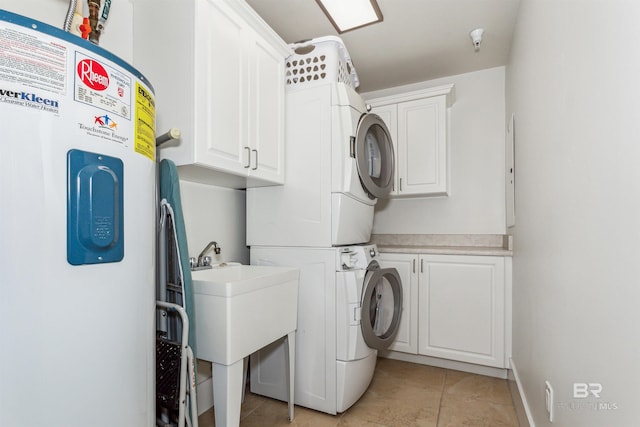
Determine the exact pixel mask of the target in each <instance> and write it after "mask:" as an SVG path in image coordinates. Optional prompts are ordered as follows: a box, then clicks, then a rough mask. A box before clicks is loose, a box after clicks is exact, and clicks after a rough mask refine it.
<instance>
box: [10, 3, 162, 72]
mask: <svg viewBox="0 0 640 427" xmlns="http://www.w3.org/2000/svg"><path fill="white" fill-rule="evenodd" d="M78 1H79V2H81V4H82V5H83V6H84V10H85V12H84V14H83V15H84V16H88V15H89V13H88V7H87V5H86V3H87V2H86V0H78ZM0 8H2V9H5V10H8V11H9V12H13V13H17V14H20V15H24V16H28V17H29V18H33V19H37V20H38V21H42V22H45V23H47V24H49V25H53V26H54V27H57V28H62V26H63V24H64V18H65V16H66V15H67V9H68V8H69V2H68V1H67V0H46V1H43V0H2V2H1V3H0ZM132 37H133V7H132V5H131V0H118V1H113V2H112V3H111V9H110V11H109V19H108V21H107V24H106V26H105V30H104V31H103V32H102V35H101V36H100V47H103V48H105V49H107V50H108V51H110V52H111V53H113V54H115V55H117V56H119V57H120V58H122V59H124V60H125V61H127V62H132V59H133V46H132V43H131V40H132ZM140 71H141V72H142V73H143V74H144V70H140ZM152 83H153V82H152Z"/></svg>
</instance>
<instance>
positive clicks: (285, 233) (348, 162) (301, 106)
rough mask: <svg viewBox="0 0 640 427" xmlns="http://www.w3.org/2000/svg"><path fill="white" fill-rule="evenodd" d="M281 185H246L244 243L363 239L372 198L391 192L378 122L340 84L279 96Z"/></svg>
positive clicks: (389, 152) (389, 156)
mask: <svg viewBox="0 0 640 427" xmlns="http://www.w3.org/2000/svg"><path fill="white" fill-rule="evenodd" d="M285 120H286V122H285V129H286V132H285V135H286V153H285V159H286V163H285V184H284V185H283V186H274V187H262V188H250V189H247V244H248V245H250V246H254V245H261V246H306V247H330V246H338V245H348V244H358V243H366V242H368V241H369V239H370V237H371V229H372V227H373V211H374V205H375V203H376V200H377V198H379V197H384V196H385V195H387V194H388V193H389V192H390V191H391V186H392V182H393V168H394V152H393V145H392V141H391V137H390V134H389V131H388V129H387V127H386V125H385V124H384V122H383V121H382V119H381V118H380V117H379V116H377V115H375V114H373V113H370V112H368V111H367V108H366V106H365V104H364V101H363V100H362V98H361V97H360V95H358V93H356V92H355V91H354V90H353V89H352V88H351V87H349V86H347V85H346V84H344V83H326V84H322V85H319V86H315V87H309V88H303V89H291V90H289V91H288V92H287V97H286V116H285Z"/></svg>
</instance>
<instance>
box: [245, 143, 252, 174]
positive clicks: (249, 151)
mask: <svg viewBox="0 0 640 427" xmlns="http://www.w3.org/2000/svg"><path fill="white" fill-rule="evenodd" d="M244 149H245V150H247V164H246V165H244V167H245V169H247V168H249V166H251V148H249V147H244Z"/></svg>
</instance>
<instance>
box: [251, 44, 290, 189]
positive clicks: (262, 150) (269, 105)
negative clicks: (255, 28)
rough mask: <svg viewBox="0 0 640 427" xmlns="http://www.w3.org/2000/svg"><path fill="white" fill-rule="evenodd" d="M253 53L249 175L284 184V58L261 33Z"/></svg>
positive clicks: (253, 47) (252, 45) (252, 47)
mask: <svg viewBox="0 0 640 427" xmlns="http://www.w3.org/2000/svg"><path fill="white" fill-rule="evenodd" d="M250 43H251V46H250V47H249V52H250V53H251V59H250V67H251V68H250V73H249V92H248V105H249V118H250V119H249V129H248V131H249V139H248V141H247V145H246V146H247V147H248V150H250V152H249V154H250V155H251V157H250V161H249V162H250V167H249V175H250V176H254V177H258V178H262V179H265V180H268V181H271V182H274V183H280V184H282V183H284V94H285V89H284V77H283V76H284V57H283V56H282V54H281V53H279V52H278V51H277V50H275V49H274V48H273V47H272V46H271V45H269V44H268V43H267V42H266V41H265V40H264V39H262V38H261V37H260V36H259V35H258V34H257V33H255V32H254V33H253V34H252V38H251V40H250Z"/></svg>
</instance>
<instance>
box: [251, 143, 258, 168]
mask: <svg viewBox="0 0 640 427" xmlns="http://www.w3.org/2000/svg"><path fill="white" fill-rule="evenodd" d="M251 151H253V152H254V153H256V165H255V167H252V168H251V170H252V171H254V170H256V169H258V150H256V149H255V148H254V149H253V150H251Z"/></svg>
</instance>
